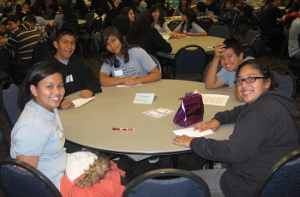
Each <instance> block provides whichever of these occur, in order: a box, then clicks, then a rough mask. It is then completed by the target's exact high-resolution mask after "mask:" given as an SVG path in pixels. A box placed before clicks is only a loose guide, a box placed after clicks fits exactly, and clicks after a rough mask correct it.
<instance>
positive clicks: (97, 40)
mask: <svg viewBox="0 0 300 197" xmlns="http://www.w3.org/2000/svg"><path fill="white" fill-rule="evenodd" d="M100 37H101V32H99V31H98V32H94V33H93V34H92V41H93V46H94V50H95V52H96V55H97V57H98V60H99V61H100V44H101V43H100V42H101V41H100V40H101V39H100Z"/></svg>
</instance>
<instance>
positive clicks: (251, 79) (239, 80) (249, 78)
mask: <svg viewBox="0 0 300 197" xmlns="http://www.w3.org/2000/svg"><path fill="white" fill-rule="evenodd" d="M256 79H265V77H248V78H246V79H237V80H235V81H234V84H235V85H236V86H238V85H242V84H243V82H244V81H246V83H253V82H255V81H256Z"/></svg>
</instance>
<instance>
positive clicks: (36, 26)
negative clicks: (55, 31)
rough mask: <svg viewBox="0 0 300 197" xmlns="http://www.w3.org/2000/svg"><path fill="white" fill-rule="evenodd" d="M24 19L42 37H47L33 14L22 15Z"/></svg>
mask: <svg viewBox="0 0 300 197" xmlns="http://www.w3.org/2000/svg"><path fill="white" fill-rule="evenodd" d="M24 21H26V22H28V23H29V24H30V26H31V27H32V28H33V29H35V30H36V31H37V32H38V33H39V34H40V36H41V37H42V39H43V38H49V37H48V34H47V32H46V30H45V27H44V26H41V25H39V24H38V23H37V21H36V18H35V16H33V15H31V14H30V15H27V16H25V17H24Z"/></svg>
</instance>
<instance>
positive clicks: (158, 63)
mask: <svg viewBox="0 0 300 197" xmlns="http://www.w3.org/2000/svg"><path fill="white" fill-rule="evenodd" d="M148 55H149V56H150V57H151V58H152V59H153V61H154V62H155V63H156V65H157V68H158V70H159V72H160V73H162V70H161V65H160V62H159V61H158V59H156V57H154V56H153V55H151V54H148Z"/></svg>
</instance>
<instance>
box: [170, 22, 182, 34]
mask: <svg viewBox="0 0 300 197" xmlns="http://www.w3.org/2000/svg"><path fill="white" fill-rule="evenodd" d="M181 22H182V21H181V20H174V21H171V22H170V23H169V24H168V27H169V29H170V30H171V31H174V29H176V27H177V26H178V25H179V24H180V23H181Z"/></svg>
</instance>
